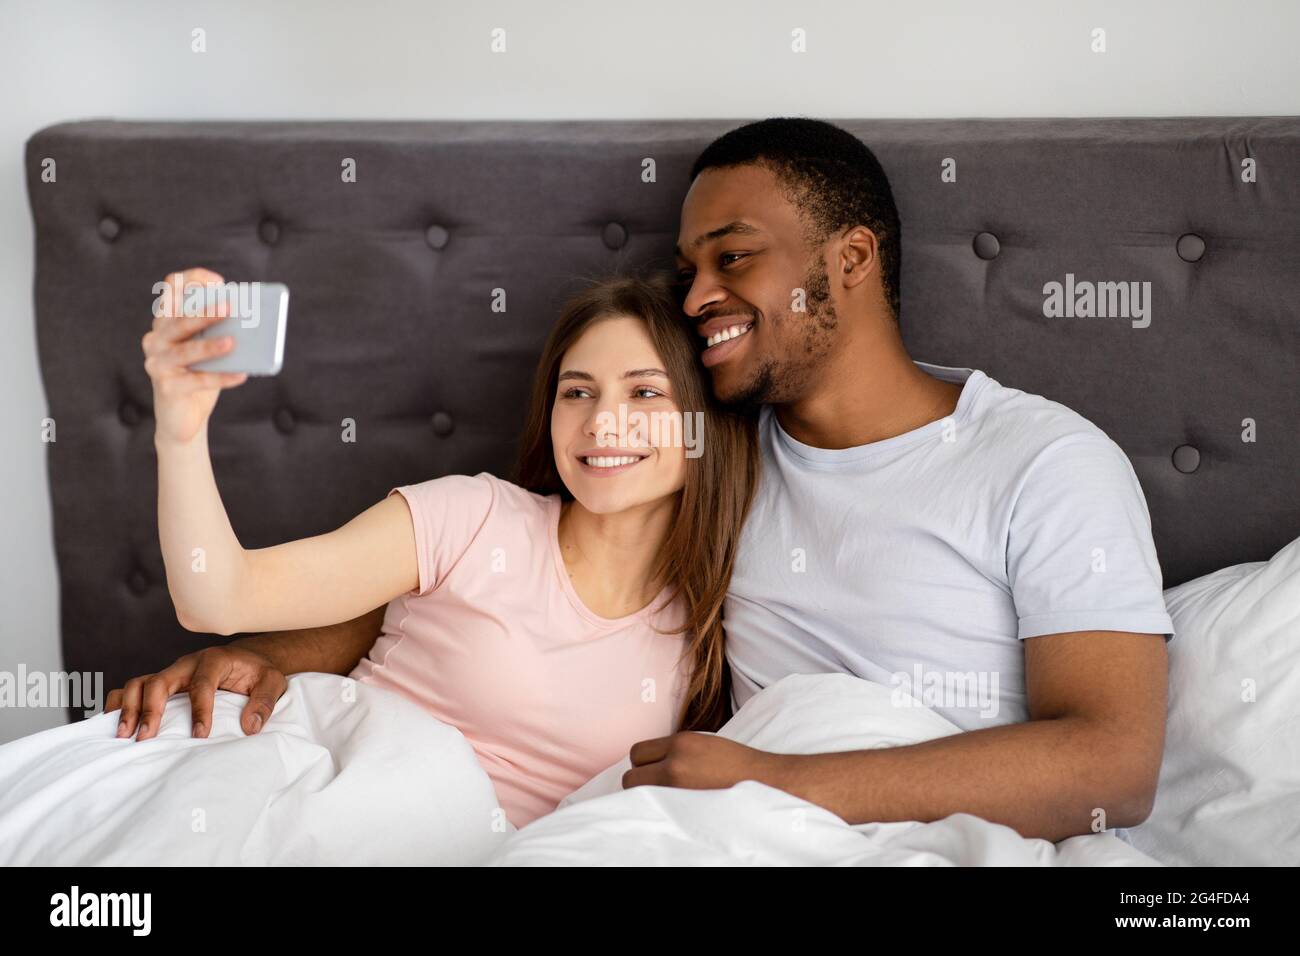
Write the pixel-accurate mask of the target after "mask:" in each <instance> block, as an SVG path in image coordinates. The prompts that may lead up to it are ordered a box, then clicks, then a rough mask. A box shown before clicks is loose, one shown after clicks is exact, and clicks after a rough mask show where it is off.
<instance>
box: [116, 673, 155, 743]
mask: <svg viewBox="0 0 1300 956" xmlns="http://www.w3.org/2000/svg"><path fill="white" fill-rule="evenodd" d="M152 676H153V675H152V674H146V675H145V676H144V677H132V678H131V679H130V680H128V681H127V682H126V686H125V687H123V688H122V716H121V717H120V718H119V719H118V722H117V735H118V736H119V737H130V736H133V735H134V734H135V726H136V721H138V720H139V719H140V690H141V688H142V687H143V686H144V682H145V679H146V678H148V677H152Z"/></svg>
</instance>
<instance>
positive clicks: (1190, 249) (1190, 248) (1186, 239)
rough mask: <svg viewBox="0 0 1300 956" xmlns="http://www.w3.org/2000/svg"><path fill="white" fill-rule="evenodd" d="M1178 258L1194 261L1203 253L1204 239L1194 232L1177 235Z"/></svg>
mask: <svg viewBox="0 0 1300 956" xmlns="http://www.w3.org/2000/svg"><path fill="white" fill-rule="evenodd" d="M1175 248H1177V249H1178V258H1180V259H1182V260H1183V261H1184V262H1196V261H1198V260H1199V259H1200V258H1201V256H1203V255H1205V240H1204V239H1202V238H1201V237H1200V236H1198V235H1196V233H1194V232H1189V233H1186V234H1185V235H1181V236H1179V237H1178V245H1177V246H1176V247H1175Z"/></svg>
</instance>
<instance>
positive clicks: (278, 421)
mask: <svg viewBox="0 0 1300 956" xmlns="http://www.w3.org/2000/svg"><path fill="white" fill-rule="evenodd" d="M271 420H272V421H273V422H275V427H276V430H277V431H279V432H280V433H282V434H285V435H290V434H293V430H294V429H295V428H296V427H297V426H298V422H297V420H295V419H294V417H293V412H291V411H290V410H289V409H288V408H286V407H285V406H283V405H281V406H280V407H279V408H277V409H276V410H275V414H274V415H272V416H271Z"/></svg>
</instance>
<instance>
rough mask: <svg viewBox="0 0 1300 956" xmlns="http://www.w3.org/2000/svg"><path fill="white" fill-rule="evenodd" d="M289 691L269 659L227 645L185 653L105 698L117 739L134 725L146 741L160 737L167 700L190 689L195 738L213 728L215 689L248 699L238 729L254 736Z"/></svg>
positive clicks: (132, 679) (255, 652)
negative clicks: (116, 717)
mask: <svg viewBox="0 0 1300 956" xmlns="http://www.w3.org/2000/svg"><path fill="white" fill-rule="evenodd" d="M288 688H289V681H288V678H286V677H285V676H284V674H283V673H282V672H281V671H280V670H279V668H277V667H276V666H275V664H273V663H272V662H271V660H270V658H268V657H266V656H265V655H263V654H260V653H258V652H257V651H255V650H252V649H251V648H248V647H240V646H239V645H237V644H231V645H227V646H225V647H206V648H204V649H203V650H201V651H196V652H194V653H193V654H186V655H185V656H184V657H182V658H181V659H180V660H178V661H177V662H176V663H175V664H172V665H171V666H170V667H168V668H165V669H164V670H161V671H159V672H158V673H157V674H145V675H144V676H143V677H132V678H131V679H130V680H129V681H127V682H126V687H124V688H121V689H119V690H114V691H113V692H112V693H110V694H109V695H108V701H107V702H106V703H105V706H104V710H105V711H113V710H117V709H118V708H121V710H122V719H121V720H120V721H119V722H118V725H117V736H119V737H130V736H131V735H132V734H134V733H135V732H136V729H137V727H136V725H137V723H138V724H139V731H140V733H139V734H138V735H137V736H136V740H148V739H149V738H150V737H153V736H155V735H156V734H157V733H158V725H159V724H160V723H161V722H162V713H163V708H164V707H166V705H167V698H168V697H171V696H172V695H173V694H179V693H180V692H181V691H184V690H188V691H189V693H190V712H191V713H192V714H193V716H194V725H193V729H192V731H191V732H192V733H193V735H194V736H195V737H206V736H207V735H208V731H209V730H211V729H212V707H213V703H214V702H215V701H216V697H217V691H218V690H229V691H234V692H235V693H237V694H247V695H248V703H247V704H245V705H244V711H243V713H242V714H240V715H239V725H240V726H241V727H242V728H243V730H244V733H246V734H255V733H257V732H258V731H259V730H261V729H262V726H263V725H264V724H265V723H266V722H267V721H268V720H269V719H270V718H271V713H272V711H274V710H275V702H276V701H277V700H279V699H280V698H281V696H283V694H284V692H285V691H286V690H288Z"/></svg>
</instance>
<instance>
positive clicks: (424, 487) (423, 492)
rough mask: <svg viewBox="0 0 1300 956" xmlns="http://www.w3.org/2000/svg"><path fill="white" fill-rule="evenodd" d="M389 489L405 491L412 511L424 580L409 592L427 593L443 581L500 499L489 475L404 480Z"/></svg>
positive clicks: (395, 491) (417, 554)
mask: <svg viewBox="0 0 1300 956" xmlns="http://www.w3.org/2000/svg"><path fill="white" fill-rule="evenodd" d="M388 494H389V495H394V494H400V495H401V496H402V497H403V498H404V499H406V504H407V507H409V508H410V510H411V521H412V523H413V525H414V528H415V554H416V561H417V562H418V564H419V569H420V583H419V586H418V588H417V589H416V590H415V591H413V592H410V593H412V594H421V595H424V594H428V593H429V592H430V591H432V590H433V589H434V588H436V587H438V585H440V584H441V583H442V582H443V579H444V578H446V576H447V573H448V572H449V571H451V569H452V568H454V567H455V566H456V563H457V562H458V561H460V559H461V558H462V557H463V556H464V555H465V552H466V551H467V550H469V546H470V544H471V543H472V542H473V541H474V538H475V536H477V535H478V533H479V531H480V530H481V529H482V528H483V525H484V524H485V523H486V522H487V519H488V515H489V514H490V513H491V511H492V505H493V502H494V500H495V489H494V487H493V484H492V479H491V477H490V476H488V475H486V474H479V475H475V476H473V477H470V476H468V475H448V476H446V477H445V478H434V479H431V480H430V481H423V482H420V483H419V484H417V485H402V486H401V487H398V488H394V489H392V490H391V491H390V492H388Z"/></svg>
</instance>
